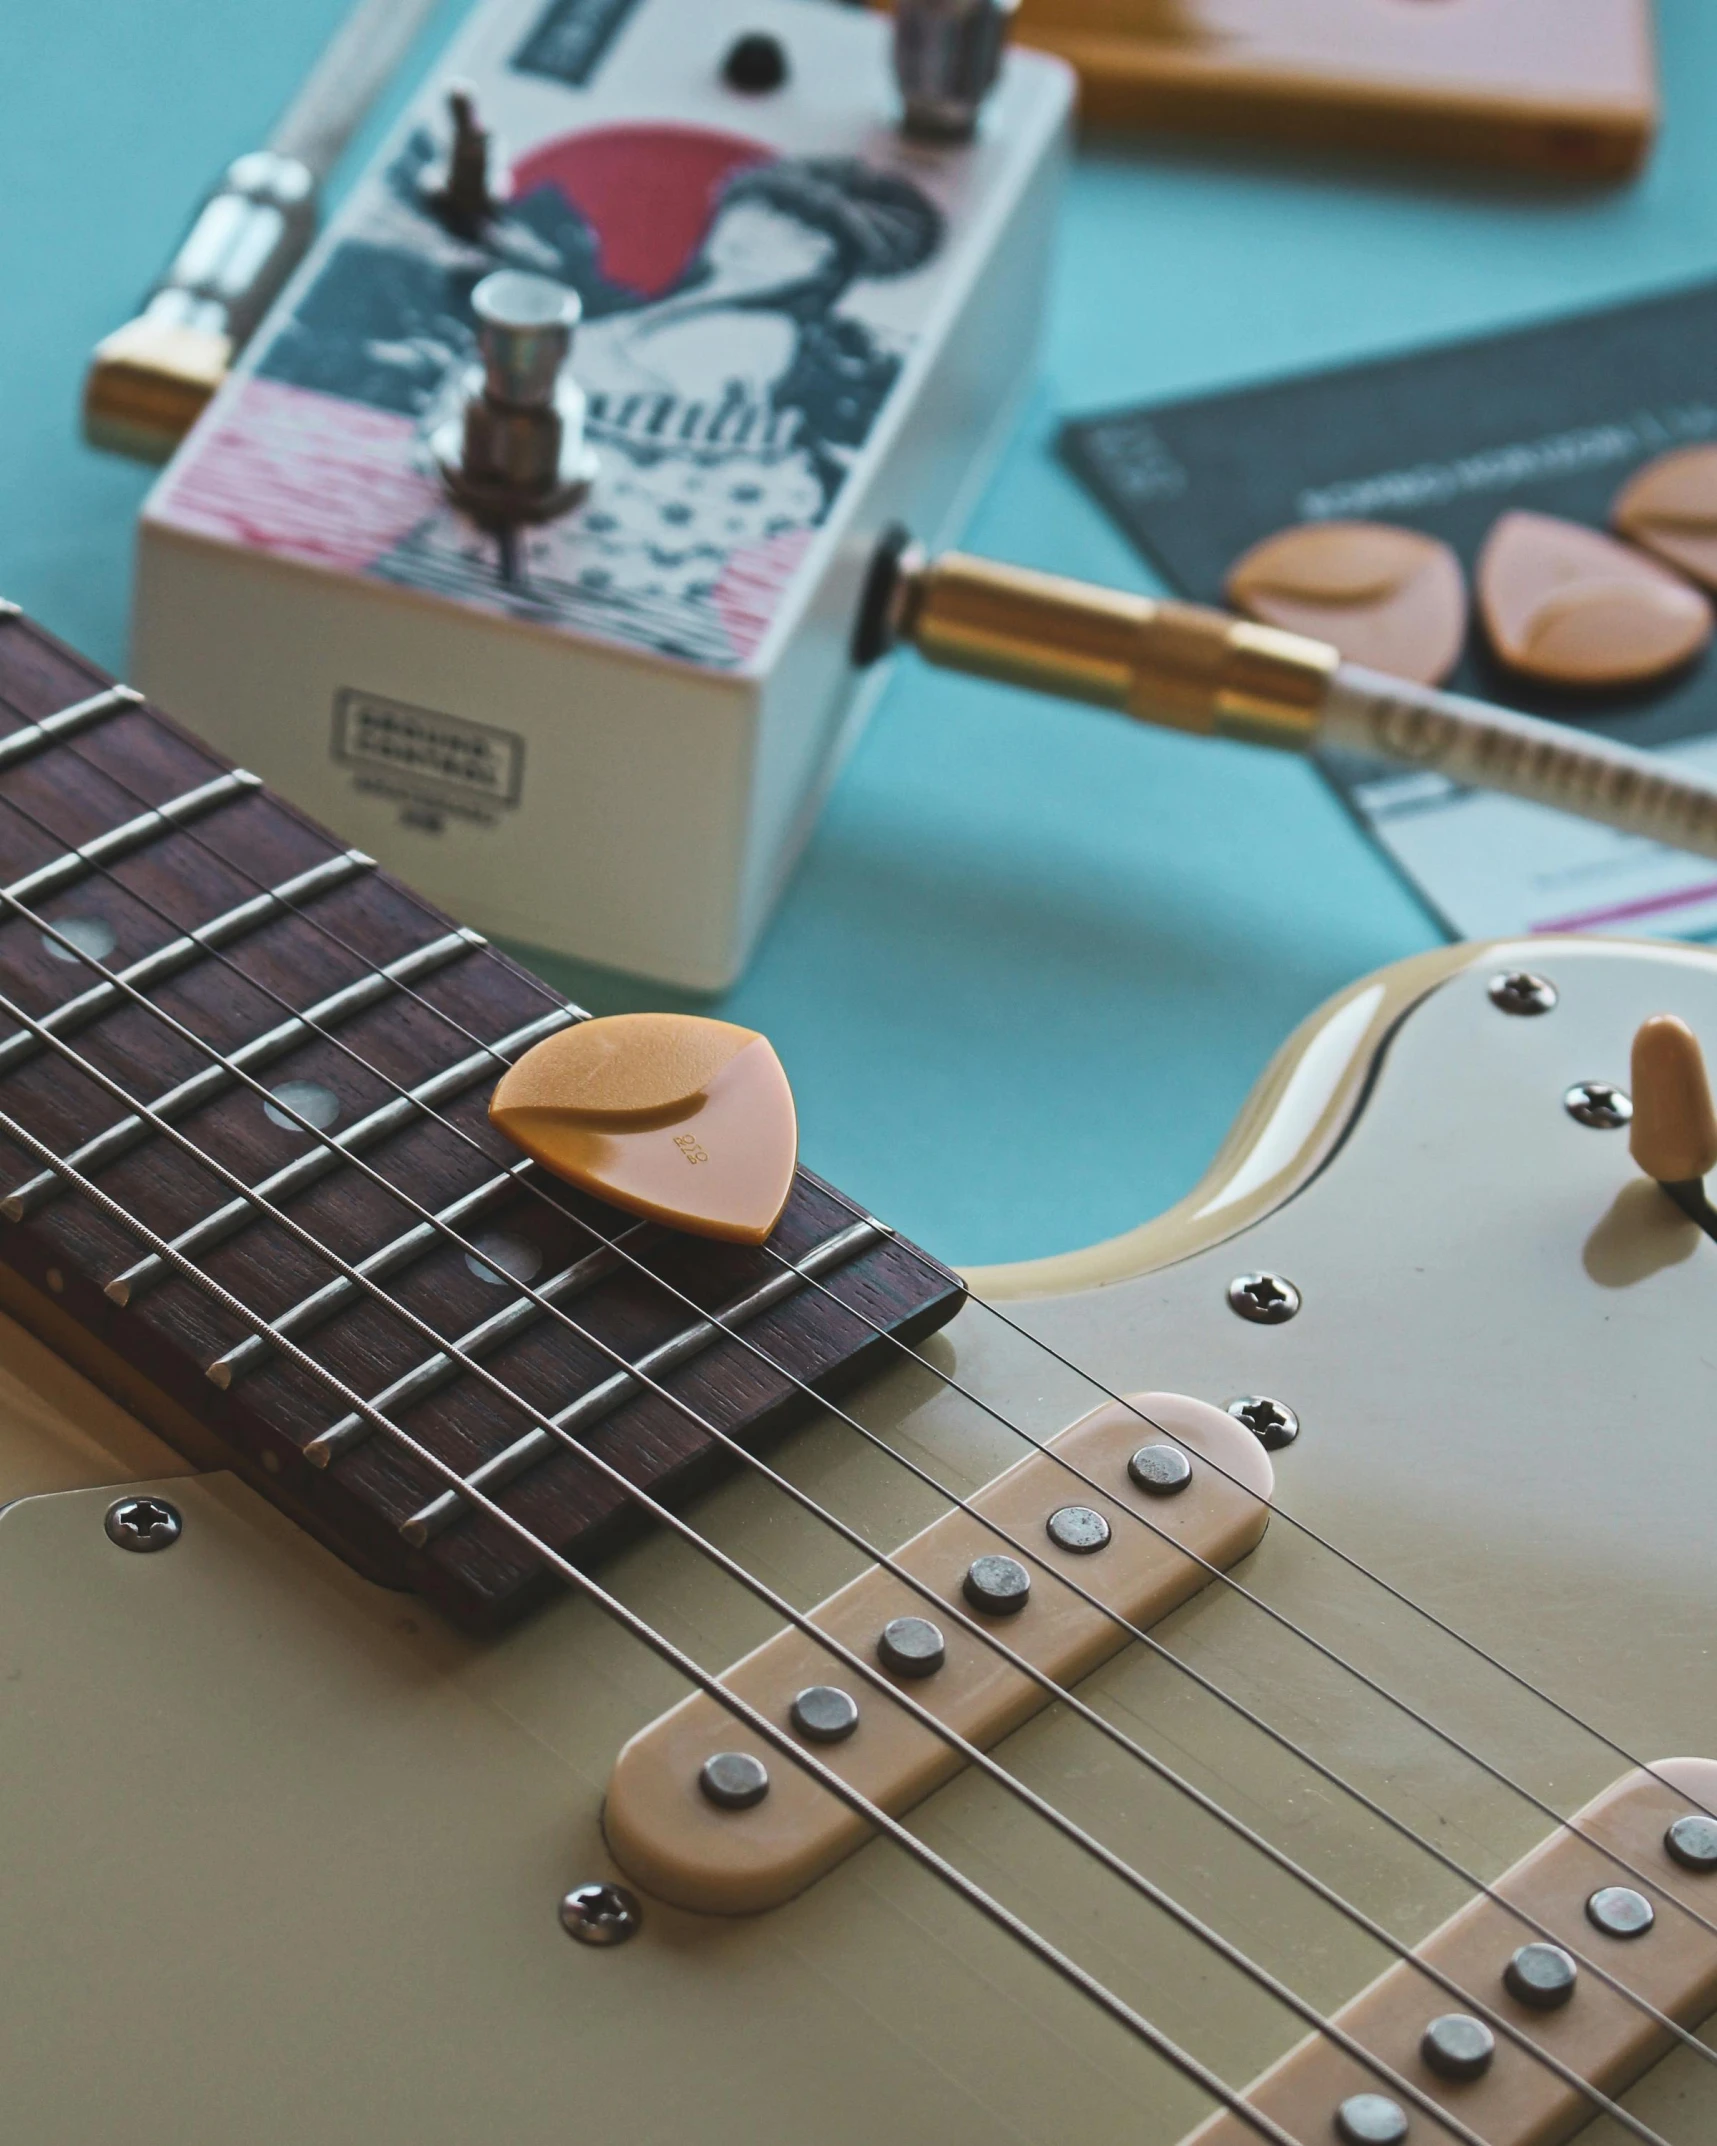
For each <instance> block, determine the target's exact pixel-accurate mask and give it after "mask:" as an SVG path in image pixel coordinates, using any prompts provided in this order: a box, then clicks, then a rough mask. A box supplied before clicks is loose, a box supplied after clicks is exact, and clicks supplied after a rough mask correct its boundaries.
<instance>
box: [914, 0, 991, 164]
mask: <svg viewBox="0 0 1717 2146" xmlns="http://www.w3.org/2000/svg"><path fill="white" fill-rule="evenodd" d="M1018 5H1019V0H895V9H894V74H895V80H896V81H897V82H898V83H899V84H900V96H901V103H902V105H903V107H904V110H903V113H902V125H903V126H904V127H905V129H906V132H907V133H908V134H918V135H925V136H928V137H929V138H930V139H932V140H937V141H964V140H965V139H966V138H967V137H968V136H969V135H970V134H971V133H972V132H973V130H974V129H975V127H976V126H977V123H978V113H979V110H980V109H981V108H982V105H983V102H984V99H985V98H986V97H987V96H988V95H989V93H990V91H991V90H992V89H993V88H994V87H995V83H996V77H997V76H998V75H999V74H1000V72H1001V65H1002V52H1003V50H1004V48H1005V47H1006V44H1007V39H1008V30H1009V27H1010V25H1011V24H1012V21H1013V17H1014V12H1015V10H1016V8H1017V7H1018Z"/></svg>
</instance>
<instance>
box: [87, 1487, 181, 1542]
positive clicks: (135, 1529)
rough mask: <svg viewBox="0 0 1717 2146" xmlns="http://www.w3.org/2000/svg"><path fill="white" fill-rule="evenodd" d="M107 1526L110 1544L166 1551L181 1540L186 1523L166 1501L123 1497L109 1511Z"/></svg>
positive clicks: (105, 1522) (162, 1499)
mask: <svg viewBox="0 0 1717 2146" xmlns="http://www.w3.org/2000/svg"><path fill="white" fill-rule="evenodd" d="M103 1525H104V1526H105V1527H106V1529H107V1538H108V1540H109V1542H116V1543H118V1545H119V1547H120V1548H121V1549H122V1550H165V1549H168V1548H169V1547H170V1546H171V1545H172V1544H174V1543H176V1542H177V1541H178V1540H179V1537H180V1535H181V1534H182V1533H183V1532H184V1526H185V1523H184V1521H183V1520H181V1519H180V1517H179V1508H178V1507H177V1506H176V1505H169V1504H168V1503H167V1501H166V1499H165V1498H121V1499H120V1500H119V1502H118V1503H117V1504H115V1505H110V1506H109V1507H108V1508H107V1518H106V1520H105V1521H104V1522H103Z"/></svg>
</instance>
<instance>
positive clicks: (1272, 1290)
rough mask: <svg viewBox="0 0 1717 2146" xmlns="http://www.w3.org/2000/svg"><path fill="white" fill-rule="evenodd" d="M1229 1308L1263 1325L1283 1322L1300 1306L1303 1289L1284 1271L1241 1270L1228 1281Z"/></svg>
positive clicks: (1274, 1324)
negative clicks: (1256, 1272) (1271, 1272)
mask: <svg viewBox="0 0 1717 2146" xmlns="http://www.w3.org/2000/svg"><path fill="white" fill-rule="evenodd" d="M1228 1308H1229V1310H1230V1311H1237V1312H1238V1313H1239V1314H1240V1316H1241V1318H1242V1319H1251V1320H1252V1321H1254V1323H1255V1324H1257V1325H1259V1326H1281V1325H1282V1324H1283V1323H1284V1322H1285V1321H1286V1320H1289V1319H1291V1318H1292V1317H1293V1316H1294V1314H1295V1312H1297V1311H1298V1310H1299V1308H1300V1292H1299V1291H1298V1290H1297V1289H1296V1288H1295V1287H1294V1285H1293V1283H1292V1282H1290V1281H1288V1280H1287V1279H1285V1277H1284V1276H1282V1275H1280V1274H1237V1275H1236V1276H1235V1277H1234V1279H1233V1281H1231V1282H1230V1283H1229V1285H1228Z"/></svg>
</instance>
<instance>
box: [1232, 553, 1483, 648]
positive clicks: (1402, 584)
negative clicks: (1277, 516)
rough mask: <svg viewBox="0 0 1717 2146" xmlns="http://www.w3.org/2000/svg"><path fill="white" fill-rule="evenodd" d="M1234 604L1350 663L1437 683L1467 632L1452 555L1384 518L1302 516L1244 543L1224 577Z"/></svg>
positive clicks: (1462, 592) (1457, 566) (1457, 564)
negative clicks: (1331, 648)
mask: <svg viewBox="0 0 1717 2146" xmlns="http://www.w3.org/2000/svg"><path fill="white" fill-rule="evenodd" d="M1228 600H1229V602H1230V603H1231V604H1232V605H1233V606H1234V608H1235V609H1236V610H1237V611H1244V612H1245V613H1246V614H1247V615H1248V616H1249V617H1251V618H1255V619H1261V620H1263V622H1264V623H1265V624H1266V625H1269V626H1281V627H1284V628H1286V630H1287V631H1288V632H1290V633H1309V634H1312V635H1314V636H1316V637H1317V638H1318V639H1321V640H1325V641H1331V642H1333V643H1334V644H1335V646H1336V647H1337V648H1339V649H1340V650H1341V652H1342V654H1343V655H1344V656H1345V657H1346V658H1347V660H1348V661H1349V662H1350V663H1364V664H1368V665H1370V667H1371V668H1372V669H1373V670H1379V671H1388V672H1389V673H1390V675H1391V676H1392V677H1395V678H1412V679H1416V680H1417V681H1418V682H1419V683H1420V684H1421V685H1428V686H1433V685H1441V683H1442V682H1443V680H1444V679H1445V678H1447V676H1448V675H1449V673H1450V672H1451V671H1452V670H1453V669H1454V667H1455V664H1456V663H1457V661H1458V660H1459V658H1460V653H1461V649H1462V647H1463V645H1464V643H1465V641H1466V637H1467V591H1466V583H1465V582H1464V580H1463V579H1462V577H1461V562H1460V561H1459V559H1457V558H1456V557H1455V555H1454V553H1453V552H1452V551H1451V550H1450V549H1449V547H1448V545H1447V544H1443V543H1439V542H1438V540H1437V539H1436V538H1435V537H1431V536H1426V535H1425V534H1424V533H1423V532H1422V531H1421V530H1418V529H1397V528H1395V527H1393V526H1392V525H1391V524H1389V523H1386V522H1308V523H1304V524H1302V525H1301V526H1300V527H1298V528H1295V529H1282V530H1278V531H1277V532H1276V534H1275V535H1274V536H1268V537H1266V538H1265V539H1264V540H1263V542H1262V543H1261V544H1254V545H1253V547H1252V549H1251V550H1250V551H1249V552H1247V553H1246V555H1245V557H1244V558H1242V559H1239V560H1237V561H1236V562H1235V564H1234V566H1233V567H1232V568H1231V569H1230V570H1229V575H1228Z"/></svg>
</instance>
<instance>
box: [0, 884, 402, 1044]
mask: <svg viewBox="0 0 1717 2146" xmlns="http://www.w3.org/2000/svg"><path fill="white" fill-rule="evenodd" d="M374 867H375V859H374V858H373V857H366V856H365V855H364V853H363V851H362V850H356V849H351V850H346V851H344V852H343V853H342V854H341V855H340V856H338V857H331V858H330V859H329V860H328V862H327V863H326V864H318V865H314V866H312V868H311V869H310V870H309V871H307V872H300V873H299V874H298V875H297V876H296V877H295V878H293V879H287V880H283V881H282V882H281V884H280V885H279V886H278V887H272V888H270V889H269V890H268V892H267V893H266V894H255V895H252V896H251V897H250V899H249V900H248V901H243V902H240V903H239V904H238V906H237V907H236V908H233V909H227V910H224V911H223V912H222V913H221V914H220V915H219V916H217V917H213V918H211V919H210V921H209V922H208V923H207V924H199V925H198V926H197V928H196V929H195V930H194V931H188V932H186V933H184V934H183V935H182V936H181V937H179V938H177V939H173V940H170V941H169V942H168V943H167V944H166V945H165V946H158V947H157V948H156V949H155V951H154V952H153V953H152V954H144V955H142V956H141V957H140V958H139V959H138V960H136V961H133V962H132V963H130V964H129V966H127V967H126V968H123V969H117V970H115V972H114V973H115V975H116V976H117V977H118V978H119V979H120V981H121V982H123V983H128V984H135V985H136V986H138V988H139V989H144V988H147V987H148V986H150V985H153V984H158V983H164V982H165V981H166V980H167V979H168V978H169V977H170V976H176V975H177V974H178V973H179V971H180V970H181V969H185V968H189V966H190V965H191V963H192V962H194V961H198V960H200V959H201V958H202V956H203V953H204V950H205V949H206V948H210V947H217V946H225V945H227V944H228V943H229V942H230V941H231V940H234V939H238V938H242V937H243V935H244V934H245V933H246V932H248V931H252V930H255V929H256V928H257V927H258V926H259V925H262V924H266V923H267V922H269V920H270V919H271V918H273V917H275V916H278V915H279V913H280V912H281V910H282V909H283V908H284V907H286V906H287V904H288V902H289V900H290V898H291V897H292V896H294V895H314V894H319V893H322V892H323V891H325V890H326V889H328V888H331V887H335V886H340V885H343V884H344V883H345V882H346V881H347V880H349V879H351V878H353V877H355V876H356V875H357V874H358V873H360V872H366V871H371V870H373V869H374ZM123 996H124V994H123V992H121V991H120V990H119V989H117V988H116V986H115V985H113V984H105V983H102V984H92V985H91V986H90V988H89V989H88V990H87V991H82V992H80V993H79V994H78V996H77V997H76V998H73V999H67V1000H66V1002H65V1003H64V1004H63V1005H60V1006H56V1007H54V1008H53V1010H52V1011H51V1012H49V1013H46V1014H44V1015H43V1016H42V1020H43V1025H44V1026H45V1027H46V1028H48V1029H50V1030H51V1031H52V1032H53V1033H54V1034H55V1035H58V1036H64V1035H72V1034H75V1033H76V1032H77V1030H79V1029H80V1028H87V1027H88V1026H89V1024H90V1023H91V1022H92V1021H95V1020H99V1019H100V1017H101V1016H102V1015H103V1014H104V1013H105V1012H106V1011H107V1010H108V1008H109V1007H111V1006H113V1005H114V1004H116V1003H117V1002H118V1000H120V999H121V998H122V997H123ZM41 1048H42V1046H41V1045H40V1044H39V1043H37V1041H36V1039H35V1037H34V1036H30V1035H26V1034H23V1033H22V1032H20V1033H19V1034H18V1035H16V1036H9V1037H7V1039H6V1040H5V1041H4V1042H0V1078H4V1076H5V1075H6V1074H8V1073H10V1072H13V1071H14V1070H15V1069H16V1068H17V1067H18V1066H19V1065H21V1064H22V1063H23V1062H24V1061H25V1060H26V1059H28V1058H33V1057H34V1056H35V1054H36V1052H37V1051H38V1050H40V1049H41Z"/></svg>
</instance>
